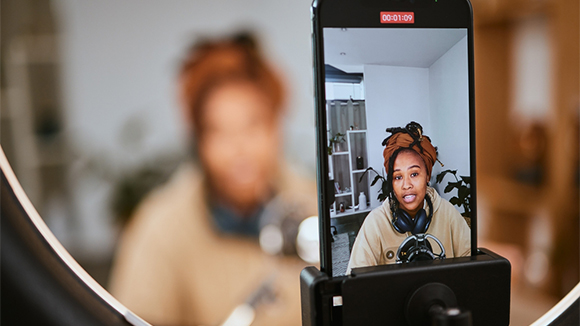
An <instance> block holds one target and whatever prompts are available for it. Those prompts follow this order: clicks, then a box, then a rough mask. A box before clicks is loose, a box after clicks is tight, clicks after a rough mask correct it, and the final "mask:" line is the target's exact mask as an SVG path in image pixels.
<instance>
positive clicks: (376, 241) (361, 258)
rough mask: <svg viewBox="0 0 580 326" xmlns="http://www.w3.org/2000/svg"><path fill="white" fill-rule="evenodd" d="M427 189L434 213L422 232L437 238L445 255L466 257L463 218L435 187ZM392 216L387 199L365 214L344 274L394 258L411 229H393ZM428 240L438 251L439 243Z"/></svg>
mask: <svg viewBox="0 0 580 326" xmlns="http://www.w3.org/2000/svg"><path fill="white" fill-rule="evenodd" d="M427 192H428V194H429V195H430V196H431V198H432V199H433V210H434V213H433V218H432V220H431V225H430V226H429V229H428V230H427V232H426V233H428V234H432V235H433V236H435V237H436V238H437V239H439V241H441V243H442V244H443V247H444V248H445V254H446V257H447V258H453V257H461V256H468V255H469V254H470V252H471V240H470V239H471V237H470V234H471V230H470V228H469V226H468V225H467V223H466V222H465V219H464V218H463V216H461V214H459V212H458V211H457V209H456V208H455V207H453V205H451V203H449V202H448V201H447V200H445V199H443V198H441V196H439V194H438V193H437V191H435V189H433V188H431V187H428V188H427ZM392 219H393V217H392V214H391V209H390V206H389V203H388V200H385V202H384V203H383V204H382V205H381V206H379V207H377V208H375V209H373V210H372V211H371V212H370V213H369V215H368V216H367V217H366V219H365V221H364V222H363V225H362V226H361V229H360V230H359V233H358V235H357V237H356V240H355V242H354V245H353V248H352V252H351V256H350V261H349V263H348V268H347V271H346V273H347V274H350V271H351V270H352V269H353V268H356V267H365V266H377V265H384V264H391V263H394V262H395V261H396V259H397V257H396V255H397V249H398V248H399V246H400V245H401V243H402V242H403V240H405V239H406V238H407V237H408V236H410V235H411V232H407V233H406V234H401V233H399V232H397V231H396V230H395V229H394V228H393V226H392V224H391V221H392ZM429 241H430V243H431V246H432V248H433V252H435V253H439V251H440V249H439V246H438V245H437V244H436V243H434V242H433V241H431V240H429Z"/></svg>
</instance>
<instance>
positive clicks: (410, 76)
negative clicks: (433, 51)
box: [364, 65, 431, 207]
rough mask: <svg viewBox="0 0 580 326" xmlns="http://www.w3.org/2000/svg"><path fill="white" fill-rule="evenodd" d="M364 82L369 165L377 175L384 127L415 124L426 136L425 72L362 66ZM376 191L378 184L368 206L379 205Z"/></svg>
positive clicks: (384, 136) (381, 162)
mask: <svg viewBox="0 0 580 326" xmlns="http://www.w3.org/2000/svg"><path fill="white" fill-rule="evenodd" d="M364 79H365V97H366V109H367V130H368V132H367V141H368V147H367V148H368V156H369V166H372V167H373V168H374V169H375V170H377V171H378V172H379V173H380V172H382V171H384V168H383V161H384V160H383V149H384V147H383V146H382V145H381V143H382V141H383V139H385V138H386V137H387V136H389V135H390V134H389V133H387V132H386V131H385V129H386V128H388V127H397V126H405V125H406V124H407V123H409V122H410V121H417V122H419V123H420V124H421V125H422V126H423V129H424V130H425V133H426V134H429V132H430V130H431V128H430V125H431V122H430V116H429V69H427V68H413V67H392V66H377V65H365V67H364ZM385 173H386V171H385ZM385 175H386V174H385ZM373 177H374V175H373ZM379 189H380V187H379V186H378V185H375V186H374V187H372V188H371V195H370V197H371V198H370V200H371V207H376V206H378V205H380V203H379V201H378V200H377V194H378V190H379Z"/></svg>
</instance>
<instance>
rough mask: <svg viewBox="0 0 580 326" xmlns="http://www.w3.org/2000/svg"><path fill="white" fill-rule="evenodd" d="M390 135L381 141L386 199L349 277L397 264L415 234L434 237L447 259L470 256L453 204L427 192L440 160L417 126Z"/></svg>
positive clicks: (357, 247) (362, 237) (358, 246)
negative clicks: (368, 268)
mask: <svg viewBox="0 0 580 326" xmlns="http://www.w3.org/2000/svg"><path fill="white" fill-rule="evenodd" d="M387 131H388V132H391V133H392V135H391V136H389V137H388V138H386V139H385V140H384V141H383V146H385V149H384V151H383V157H384V165H385V169H386V170H387V180H386V181H385V182H387V189H388V190H387V193H388V198H387V200H385V201H384V203H383V204H382V205H381V206H379V207H377V208H375V209H374V210H372V211H371V212H370V213H369V215H368V216H367V217H366V219H365V221H364V222H363V225H362V226H361V229H360V230H359V233H358V235H357V237H356V240H355V242H354V245H353V248H352V253H351V257H350V261H349V264H348V269H347V274H350V271H351V270H352V269H353V268H356V267H365V266H377V265H383V264H390V263H394V262H396V260H397V252H398V249H399V246H400V245H401V243H403V241H404V240H405V239H406V238H407V237H409V236H411V235H417V234H425V233H428V234H431V235H432V236H434V237H436V238H437V239H438V240H439V241H440V242H441V244H442V245H443V247H444V249H445V254H446V257H448V258H452V257H460V256H468V255H469V254H470V252H471V241H470V229H469V226H468V225H467V222H466V221H465V219H464V218H463V217H462V216H461V214H460V213H459V211H458V210H457V209H455V207H453V205H452V204H451V203H449V202H448V201H447V200H445V199H444V198H441V196H439V194H438V193H437V191H436V190H435V189H433V188H431V187H429V180H431V171H432V170H433V165H434V164H435V161H436V160H437V151H436V149H435V147H433V145H432V144H431V140H430V139H429V137H427V136H425V135H423V128H422V127H421V125H420V124H418V123H416V122H411V123H409V124H407V126H405V128H389V129H387ZM433 251H434V252H435V251H436V250H433Z"/></svg>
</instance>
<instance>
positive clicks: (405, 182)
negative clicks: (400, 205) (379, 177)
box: [403, 177, 413, 189]
mask: <svg viewBox="0 0 580 326" xmlns="http://www.w3.org/2000/svg"><path fill="white" fill-rule="evenodd" d="M412 187H413V184H411V180H410V179H409V178H407V177H405V178H403V189H410V188H412Z"/></svg>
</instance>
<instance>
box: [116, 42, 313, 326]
mask: <svg viewBox="0 0 580 326" xmlns="http://www.w3.org/2000/svg"><path fill="white" fill-rule="evenodd" d="M178 88H179V96H180V101H181V104H182V107H181V108H182V113H183V117H184V119H183V120H184V121H185V123H186V125H187V127H188V131H189V136H190V143H191V148H192V154H193V159H192V162H189V163H186V164H184V165H183V166H182V167H181V168H179V169H178V171H177V172H176V173H175V174H174V176H173V177H172V178H171V180H170V181H169V182H168V183H167V184H166V185H164V186H163V187H162V188H160V189H158V190H154V191H153V192H152V194H151V195H150V196H148V197H147V198H146V200H145V201H144V202H143V203H142V204H141V205H140V206H139V207H138V208H137V210H136V214H135V216H133V217H132V218H131V220H130V221H129V222H128V225H127V229H126V230H125V232H124V235H123V237H122V240H121V246H120V248H119V251H118V254H117V257H116V263H115V266H114V269H113V271H112V279H111V290H112V293H113V294H115V295H116V296H117V297H118V298H119V300H120V301H121V302H123V303H124V304H126V305H127V306H128V307H129V308H130V309H132V310H133V311H135V312H136V313H138V314H139V315H141V316H143V317H144V318H145V319H146V320H148V321H151V322H153V323H156V324H171V325H182V324H204V325H216V324H219V323H225V324H227V325H230V324H232V325H233V324H236V321H235V320H233V319H236V318H237V317H236V316H242V315H243V317H240V318H242V319H244V320H246V321H248V320H249V321H250V322H251V321H252V320H253V321H254V323H252V325H297V324H299V323H300V306H299V302H300V300H299V283H298V282H299V279H298V275H299V274H300V270H301V269H302V268H303V267H304V266H305V264H304V262H302V261H301V260H300V259H298V257H297V256H296V245H295V243H296V235H297V233H298V230H297V229H298V225H299V223H300V222H301V221H302V220H303V219H304V218H306V217H307V216H311V215H312V214H315V213H316V198H317V197H316V188H315V185H314V182H311V181H307V180H303V179H301V178H300V177H298V176H296V175H294V174H293V173H292V172H290V169H289V168H288V167H287V166H286V165H285V164H283V160H282V159H281V157H282V150H281V145H280V144H281V135H280V132H281V131H280V128H279V125H280V120H281V117H282V115H281V114H282V112H283V106H284V87H283V84H282V82H281V80H280V79H279V77H278V75H277V73H276V72H275V70H274V69H273V68H271V67H270V66H269V64H268V63H267V62H266V61H265V60H264V59H263V58H262V56H261V52H260V49H259V47H258V44H257V42H256V40H255V39H254V38H253V37H252V36H251V35H249V34H245V33H243V34H238V35H236V36H233V37H231V38H225V39H219V40H204V41H201V42H198V43H197V44H196V45H194V46H193V47H192V48H191V50H190V52H189V53H188V54H187V56H186V58H185V60H184V63H183V65H182V68H181V73H180V76H179V81H178ZM261 231H267V232H265V233H264V232H262V236H261V237H260V238H261V240H262V244H263V245H264V244H265V245H266V247H265V248H267V249H266V250H262V249H261V247H260V242H259V241H258V237H259V235H260V232H261ZM285 239H287V240H285ZM289 243H291V245H288V244H289ZM316 254H318V253H316ZM240 307H242V308H240ZM250 310H252V311H251V313H250V314H248V313H243V314H242V313H240V311H242V312H244V311H245V312H248V311H250Z"/></svg>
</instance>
